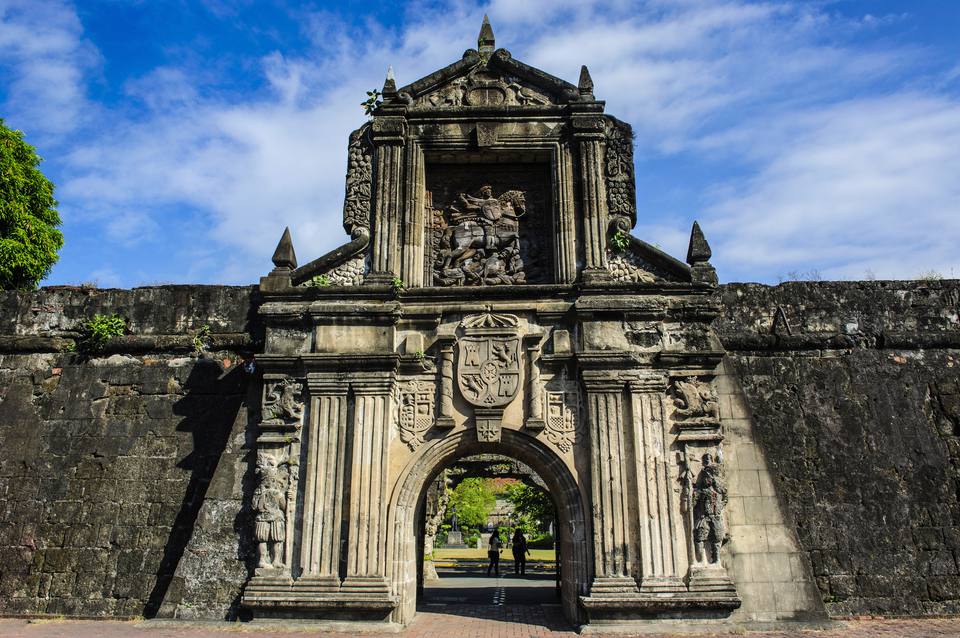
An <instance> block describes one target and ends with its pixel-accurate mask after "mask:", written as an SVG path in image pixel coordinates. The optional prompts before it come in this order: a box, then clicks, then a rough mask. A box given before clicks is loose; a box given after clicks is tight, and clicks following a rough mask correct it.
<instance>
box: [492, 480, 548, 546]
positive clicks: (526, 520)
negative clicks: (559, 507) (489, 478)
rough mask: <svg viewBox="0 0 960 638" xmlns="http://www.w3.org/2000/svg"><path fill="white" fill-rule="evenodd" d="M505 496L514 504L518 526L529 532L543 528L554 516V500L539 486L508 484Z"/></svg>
mask: <svg viewBox="0 0 960 638" xmlns="http://www.w3.org/2000/svg"><path fill="white" fill-rule="evenodd" d="M504 498H506V500H508V501H510V503H511V504H512V505H513V512H514V520H515V521H516V522H517V527H520V528H521V529H523V531H524V532H526V533H528V534H530V533H533V532H536V531H538V530H540V529H542V528H543V527H544V526H545V525H547V524H548V523H549V522H550V521H552V520H553V518H554V509H553V500H551V498H550V495H549V494H548V493H547V492H546V491H544V490H542V489H540V488H539V487H532V486H530V485H527V484H525V483H514V484H512V485H508V486H507V488H506V490H505V491H504Z"/></svg>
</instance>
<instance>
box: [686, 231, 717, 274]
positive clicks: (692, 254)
mask: <svg viewBox="0 0 960 638" xmlns="http://www.w3.org/2000/svg"><path fill="white" fill-rule="evenodd" d="M712 255H713V253H712V252H711V251H710V244H708V243H707V238H706V237H704V236H703V231H702V230H700V224H698V223H697V222H693V228H692V229H691V230H690V246H689V247H688V248H687V263H688V264H690V265H691V266H693V265H695V264H703V263H706V262H708V261H710V257H711V256H712Z"/></svg>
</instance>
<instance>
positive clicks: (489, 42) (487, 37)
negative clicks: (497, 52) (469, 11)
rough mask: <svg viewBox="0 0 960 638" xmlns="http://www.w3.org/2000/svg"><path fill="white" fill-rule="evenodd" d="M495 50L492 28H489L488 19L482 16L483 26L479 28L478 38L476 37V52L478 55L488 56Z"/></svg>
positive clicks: (485, 15)
mask: <svg viewBox="0 0 960 638" xmlns="http://www.w3.org/2000/svg"><path fill="white" fill-rule="evenodd" d="M495 48H496V41H495V40H494V38H493V27H491V26H490V18H488V17H487V14H483V24H482V25H481V26H480V36H479V37H477V51H479V52H480V55H490V54H491V53H493V50H494V49H495Z"/></svg>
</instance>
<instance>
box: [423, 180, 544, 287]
mask: <svg viewBox="0 0 960 638" xmlns="http://www.w3.org/2000/svg"><path fill="white" fill-rule="evenodd" d="M458 200H459V201H458V202H457V203H455V204H453V205H451V206H450V207H449V209H448V210H447V211H445V214H443V215H442V220H443V224H444V227H443V228H442V236H441V239H440V244H439V250H437V251H436V257H435V263H434V283H436V284H437V285H441V286H451V285H454V286H494V285H498V284H519V283H523V282H524V281H526V275H525V273H524V264H523V259H522V258H521V257H520V225H519V219H520V217H521V216H523V215H524V213H526V198H525V197H524V194H523V192H522V191H518V190H508V191H506V192H504V193H503V194H501V195H500V196H499V197H494V196H493V188H492V187H490V186H483V187H481V188H480V190H479V192H478V193H477V194H476V196H473V195H468V194H466V193H460V195H459V197H458Z"/></svg>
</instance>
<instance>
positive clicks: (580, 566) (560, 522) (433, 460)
mask: <svg viewBox="0 0 960 638" xmlns="http://www.w3.org/2000/svg"><path fill="white" fill-rule="evenodd" d="M478 454H493V455H500V456H506V457H510V458H512V459H516V460H517V461H520V462H521V463H523V464H525V465H527V466H529V467H530V468H531V469H532V470H533V471H534V472H535V473H536V475H538V476H539V477H540V478H541V479H542V481H543V484H544V486H545V487H546V490H547V492H548V493H549V494H550V497H551V498H552V500H553V503H554V508H555V512H556V518H557V524H556V525H555V531H556V541H557V542H556V548H557V550H556V551H557V556H558V560H557V564H556V569H557V571H558V573H559V579H558V581H559V582H558V584H559V602H560V605H561V608H562V610H563V614H564V616H565V617H566V619H567V620H569V621H570V622H572V623H574V624H577V625H579V624H581V623H582V622H584V616H583V612H582V610H581V609H580V606H579V597H580V596H582V595H586V594H587V592H588V590H589V583H590V576H591V574H590V566H591V565H592V561H591V558H590V556H589V552H590V543H588V542H587V539H588V538H589V534H588V532H589V530H588V529H587V520H586V516H585V507H584V498H583V493H582V491H581V489H580V486H579V485H578V484H577V481H576V479H575V478H574V476H573V474H572V473H571V472H570V470H569V468H568V467H567V466H566V464H565V463H564V462H563V461H562V460H561V459H560V458H559V457H558V456H557V455H556V454H555V453H554V452H553V451H552V450H551V449H550V448H548V447H546V446H545V445H544V444H543V443H541V442H540V441H538V440H536V439H534V438H532V437H529V436H527V435H525V434H523V433H520V432H515V431H512V430H506V429H505V430H504V431H503V436H502V439H501V441H500V442H498V443H485V442H480V441H477V439H476V435H475V433H474V432H473V431H472V430H466V431H464V432H461V433H457V434H451V435H449V436H447V437H445V438H443V439H437V440H435V441H432V442H430V444H428V446H425V447H424V448H423V449H422V450H421V453H420V454H419V455H418V456H417V457H416V458H415V459H413V460H412V461H411V462H410V464H409V465H408V466H407V468H406V469H405V470H404V472H403V474H402V475H401V477H400V480H399V481H398V483H397V488H396V490H395V492H394V494H393V496H392V499H391V501H392V502H391V507H390V517H391V520H390V523H389V526H390V527H389V528H390V529H392V530H393V532H392V533H393V538H392V543H391V547H390V551H389V554H388V560H389V568H390V569H389V571H390V574H389V578H390V581H391V588H392V591H393V592H394V594H395V595H396V596H397V597H398V605H397V607H396V611H395V612H394V618H393V620H394V621H395V622H398V623H402V624H407V623H409V622H411V621H412V620H413V618H414V616H415V615H416V610H417V602H418V593H419V592H418V590H420V584H421V583H422V582H423V581H422V570H423V533H424V530H423V521H424V511H425V502H426V496H427V492H428V490H429V488H430V486H431V484H432V483H433V482H434V481H435V480H436V478H437V476H438V475H439V474H440V473H441V472H442V471H443V470H444V469H445V468H447V467H450V466H451V465H454V464H455V463H456V462H457V460H458V459H462V458H464V457H470V456H472V455H478ZM484 547H486V544H484ZM552 584H553V583H551V585H552ZM548 591H550V592H551V594H550V597H551V598H552V600H553V601H556V600H557V598H556V596H555V594H553V592H554V591H555V589H550V590H548ZM542 593H543V592H541V593H540V595H541V596H542ZM534 598H537V596H536V595H534ZM421 600H425V598H422V599H421Z"/></svg>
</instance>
